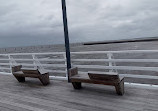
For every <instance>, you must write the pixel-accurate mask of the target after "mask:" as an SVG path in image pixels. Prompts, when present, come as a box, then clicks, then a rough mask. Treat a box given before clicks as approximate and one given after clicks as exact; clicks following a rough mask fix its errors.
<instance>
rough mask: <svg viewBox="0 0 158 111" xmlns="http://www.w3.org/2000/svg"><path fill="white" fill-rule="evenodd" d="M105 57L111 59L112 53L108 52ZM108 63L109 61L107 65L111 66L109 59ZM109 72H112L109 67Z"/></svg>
mask: <svg viewBox="0 0 158 111" xmlns="http://www.w3.org/2000/svg"><path fill="white" fill-rule="evenodd" d="M107 57H108V59H109V60H111V59H112V54H111V53H108V54H107ZM108 63H109V66H113V65H112V62H111V61H109V62H108ZM109 72H113V69H109Z"/></svg>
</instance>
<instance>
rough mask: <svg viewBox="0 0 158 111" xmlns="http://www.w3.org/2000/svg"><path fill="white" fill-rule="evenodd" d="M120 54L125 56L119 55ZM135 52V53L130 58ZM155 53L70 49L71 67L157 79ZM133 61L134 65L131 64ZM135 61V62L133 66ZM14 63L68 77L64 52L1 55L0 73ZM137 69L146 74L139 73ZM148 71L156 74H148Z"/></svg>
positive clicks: (53, 76) (7, 69) (54, 76)
mask: <svg viewBox="0 0 158 111" xmlns="http://www.w3.org/2000/svg"><path fill="white" fill-rule="evenodd" d="M121 54H125V55H124V56H119V55H121ZM137 54H138V56H134V57H132V55H137ZM100 55H102V56H100ZM116 55H117V56H116ZM153 55H154V56H153ZM157 55H158V50H123V51H85V52H71V56H72V60H71V61H72V66H73V67H79V69H83V70H81V71H80V73H87V71H85V70H97V71H98V70H100V71H105V70H106V71H107V70H108V71H114V72H118V73H119V74H120V76H124V77H131V78H137V79H154V80H158V74H157V72H158V56H157ZM133 63H134V65H132V64H133ZM137 63H138V65H135V64H137ZM13 65H23V67H37V66H38V67H39V68H40V69H42V70H47V71H48V72H52V73H57V74H56V75H51V76H50V77H51V78H56V79H67V69H66V56H65V52H47V53H12V54H0V74H11V73H12V72H11V67H12V66H13ZM120 70H121V71H122V70H123V71H137V74H134V73H132V72H128V73H122V72H120ZM140 71H145V72H146V73H141V74H139V72H140ZM148 72H149V73H148ZM150 72H155V73H152V74H150Z"/></svg>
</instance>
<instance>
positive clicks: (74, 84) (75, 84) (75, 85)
mask: <svg viewBox="0 0 158 111" xmlns="http://www.w3.org/2000/svg"><path fill="white" fill-rule="evenodd" d="M72 85H73V87H74V89H81V88H82V86H81V82H72Z"/></svg>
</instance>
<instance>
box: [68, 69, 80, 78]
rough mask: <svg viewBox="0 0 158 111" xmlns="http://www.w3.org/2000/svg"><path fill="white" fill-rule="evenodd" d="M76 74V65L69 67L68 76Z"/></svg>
mask: <svg viewBox="0 0 158 111" xmlns="http://www.w3.org/2000/svg"><path fill="white" fill-rule="evenodd" d="M77 74H78V68H77V67H75V68H70V69H69V76H70V77H72V76H74V75H77Z"/></svg>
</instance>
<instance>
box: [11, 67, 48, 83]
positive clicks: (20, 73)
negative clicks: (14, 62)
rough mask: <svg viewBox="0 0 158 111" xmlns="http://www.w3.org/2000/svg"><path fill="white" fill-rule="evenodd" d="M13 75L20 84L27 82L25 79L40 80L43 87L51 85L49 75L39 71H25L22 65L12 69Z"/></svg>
mask: <svg viewBox="0 0 158 111" xmlns="http://www.w3.org/2000/svg"><path fill="white" fill-rule="evenodd" d="M12 73H13V75H14V77H15V78H16V79H17V80H18V81H19V82H25V77H31V78H38V79H39V80H40V81H41V83H42V84H43V85H48V84H49V73H48V72H42V73H41V71H39V70H38V69H34V68H33V69H30V68H29V69H26V68H25V69H24V68H22V66H21V65H19V66H14V67H12Z"/></svg>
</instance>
